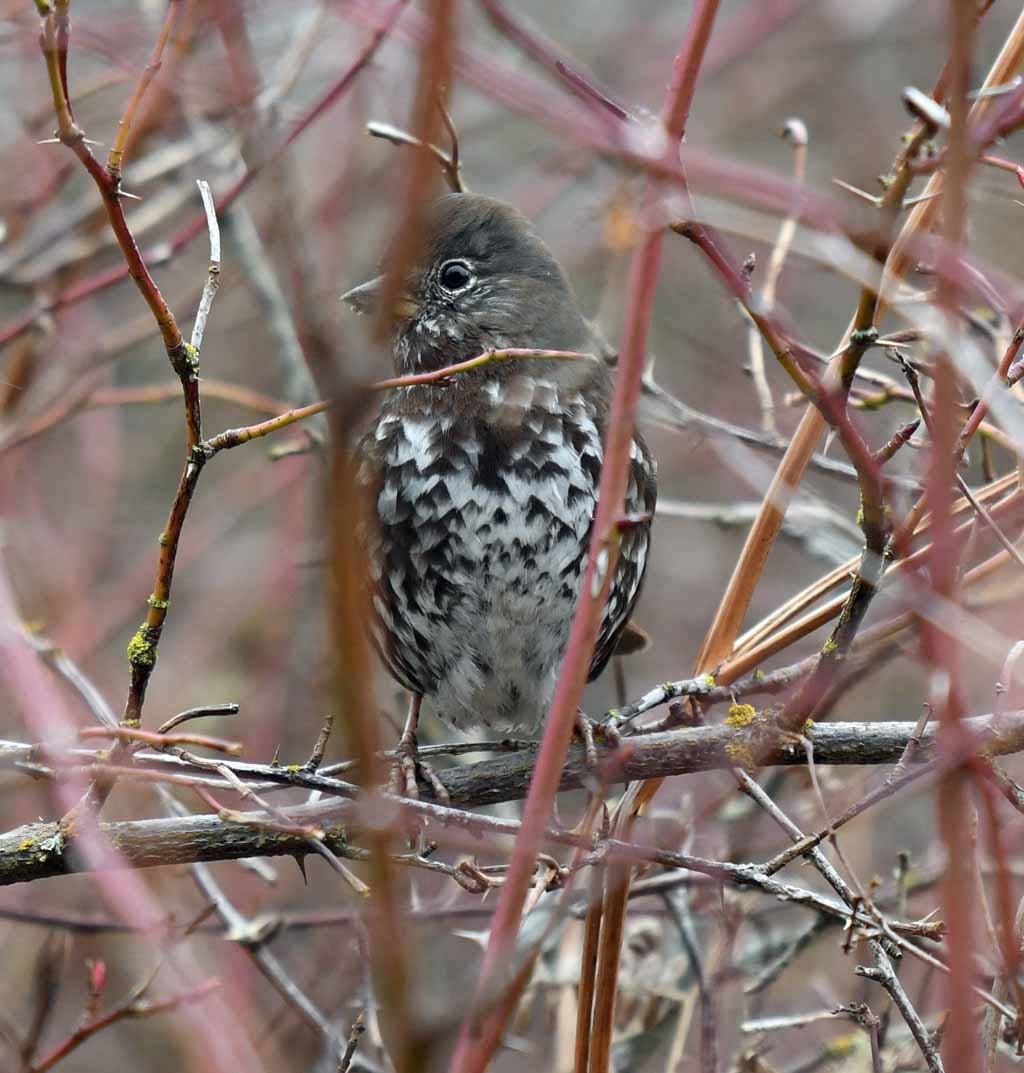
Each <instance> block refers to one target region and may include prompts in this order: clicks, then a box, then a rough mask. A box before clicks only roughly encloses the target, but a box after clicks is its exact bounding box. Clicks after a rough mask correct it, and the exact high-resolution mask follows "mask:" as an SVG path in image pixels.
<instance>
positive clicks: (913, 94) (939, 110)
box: [900, 86, 950, 130]
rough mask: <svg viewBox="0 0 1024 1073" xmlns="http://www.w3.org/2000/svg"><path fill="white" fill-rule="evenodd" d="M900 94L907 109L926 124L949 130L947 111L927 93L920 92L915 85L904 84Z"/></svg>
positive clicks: (937, 128)
mask: <svg viewBox="0 0 1024 1073" xmlns="http://www.w3.org/2000/svg"><path fill="white" fill-rule="evenodd" d="M900 96H901V97H902V98H903V104H904V105H905V106H906V109H907V111H908V112H909V113H910V114H911V115H912V116H914V117H915V118H916V119H920V120H921V122H922V123H924V124H925V125H926V126H929V127H934V128H935V129H936V130H940V129H941V130H949V123H950V120H949V112H947V111H946V109H945V108H943V107H942V105H941V104H939V102H938V101H936V100H934V99H933V98H932V97H929V96H928V94H927V93H922V92H921V90H919V89H918V88H917V87H916V86H906V87H905V88H904V90H903V93H902V94H901V95H900Z"/></svg>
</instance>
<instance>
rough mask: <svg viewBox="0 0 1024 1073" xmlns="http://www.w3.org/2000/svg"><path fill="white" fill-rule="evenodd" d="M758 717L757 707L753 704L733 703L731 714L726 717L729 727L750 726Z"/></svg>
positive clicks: (726, 723) (730, 707) (730, 708)
mask: <svg viewBox="0 0 1024 1073" xmlns="http://www.w3.org/2000/svg"><path fill="white" fill-rule="evenodd" d="M756 718H757V709H756V708H755V707H754V706H753V704H731V705H730V706H729V714H728V715H727V716H726V717H725V725H726V726H728V727H748V726H750V724H751V723H753V722H754V720H755V719H756Z"/></svg>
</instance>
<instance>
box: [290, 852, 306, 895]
mask: <svg viewBox="0 0 1024 1073" xmlns="http://www.w3.org/2000/svg"><path fill="white" fill-rule="evenodd" d="M292 860H293V861H295V863H296V864H297V865H298V866H299V871H300V872H301V873H302V882H303V883H304V884H305V885H306V886H307V887H308V886H309V876H307V875H306V858H305V857H304V856H299V854H297V853H296V854H295V856H294V857H293V858H292Z"/></svg>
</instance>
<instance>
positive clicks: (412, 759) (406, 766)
mask: <svg viewBox="0 0 1024 1073" xmlns="http://www.w3.org/2000/svg"><path fill="white" fill-rule="evenodd" d="M417 775H420V776H422V777H423V780H424V782H426V783H427V785H428V786H429V787H430V788H431V790H433V791H434V796H435V797H436V798H437V800H438V801H439V802H440V803H441V804H442V805H448V804H450V803H451V796H450V794H449V793H448V790H447V789H446V788H445V785H444V783H443V782H442V781H441V780H440V778H439V777H438V774H437V772H436V771H435V770H434V769H433V767H432V766H431V765H430V764H428V763H427V761H426V760H421V759H420V756H419V744H418V743H417V741H416V735H415V734H403V735H402V736H401V737H400V738H399V739H398V745H397V746H396V747H395V752H394V758H393V764H392V767H391V774H390V776H389V778H388V792H389V793H392V794H397V795H399V796H401V797H408V798H411V799H412V800H414V801H415V800H417V799H418V798H419V796H420V788H419V783H418V782H417Z"/></svg>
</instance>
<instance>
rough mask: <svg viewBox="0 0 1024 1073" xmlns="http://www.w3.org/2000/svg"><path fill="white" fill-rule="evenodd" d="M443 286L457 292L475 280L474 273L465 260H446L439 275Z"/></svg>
mask: <svg viewBox="0 0 1024 1073" xmlns="http://www.w3.org/2000/svg"><path fill="white" fill-rule="evenodd" d="M437 278H438V280H439V281H440V283H441V286H442V287H443V288H444V289H445V290H446V291H448V292H450V293H452V294H455V293H457V292H458V291H464V290H465V289H466V288H467V287H468V286H469V285H470V284H471V283H472V282H473V273H472V272H471V271H470V270H469V265H467V264H466V262H465V261H446V262H445V263H444V264H443V265H441V271H440V272H439V273H438V276H437Z"/></svg>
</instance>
